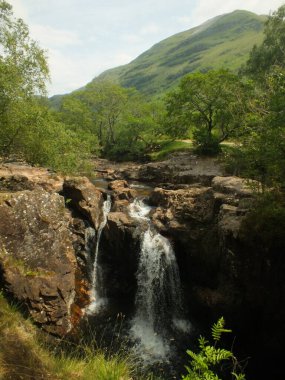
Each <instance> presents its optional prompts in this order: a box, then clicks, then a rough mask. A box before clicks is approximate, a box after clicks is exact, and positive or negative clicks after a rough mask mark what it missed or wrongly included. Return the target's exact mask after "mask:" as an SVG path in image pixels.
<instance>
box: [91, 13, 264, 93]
mask: <svg viewBox="0 0 285 380" xmlns="http://www.w3.org/2000/svg"><path fill="white" fill-rule="evenodd" d="M265 20H266V17H265V16H258V15H256V14H254V13H251V12H248V11H241V10H237V11H234V12H232V13H229V14H225V15H221V16H217V17H215V18H213V19H211V20H209V21H207V22H205V23H204V24H202V25H200V26H198V27H195V28H192V29H189V30H187V31H185V32H182V33H178V34H175V35H174V36H171V37H169V38H167V39H165V40H163V41H161V42H159V43H158V44H156V45H154V46H153V47H152V48H150V49H149V50H147V51H146V52H144V53H143V54H141V55H140V56H139V57H137V58H136V59H135V60H134V61H132V62H131V63H129V64H127V65H124V66H120V67H116V68H114V69H110V70H107V71H105V72H103V73H102V74H101V75H99V76H98V77H96V78H94V79H93V80H95V81H97V80H103V79H108V80H111V81H114V82H117V83H119V84H121V85H122V86H124V87H135V88H137V89H138V90H140V91H141V92H143V93H145V94H147V95H157V94H160V93H163V92H165V91H166V90H168V89H169V88H171V87H173V86H175V84H177V83H178V81H179V79H180V78H181V77H182V76H183V75H185V74H187V73H190V72H193V71H207V70H209V69H218V68H229V69H231V70H234V71H236V70H238V68H239V67H240V66H241V65H242V64H243V63H245V62H246V60H247V58H248V54H249V51H250V50H251V49H252V47H253V45H254V44H259V43H260V42H261V41H262V39H263V25H264V21H265Z"/></svg>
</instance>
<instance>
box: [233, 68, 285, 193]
mask: <svg viewBox="0 0 285 380" xmlns="http://www.w3.org/2000/svg"><path fill="white" fill-rule="evenodd" d="M250 111H251V112H250V113H249V114H248V115H249V117H248V118H247V120H246V128H245V131H246V133H244V134H243V135H242V136H241V138H240V142H241V144H240V146H239V147H238V148H237V149H236V151H233V152H232V153H231V154H230V157H229V161H230V162H231V166H235V167H236V168H238V170H237V172H236V174H241V175H244V176H247V177H250V178H254V179H256V180H258V181H259V183H260V184H261V189H262V191H265V190H266V189H268V188H272V187H273V188H275V189H282V188H284V186H285V69H282V68H280V67H276V66H274V67H272V68H271V71H270V72H269V73H267V74H265V75H264V79H263V81H262V84H260V83H258V84H257V89H256V92H255V97H254V98H253V99H252V100H251V102H250Z"/></svg>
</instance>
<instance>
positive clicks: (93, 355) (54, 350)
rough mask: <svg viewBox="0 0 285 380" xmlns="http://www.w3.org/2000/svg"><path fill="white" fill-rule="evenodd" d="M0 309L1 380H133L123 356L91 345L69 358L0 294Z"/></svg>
mask: <svg viewBox="0 0 285 380" xmlns="http://www.w3.org/2000/svg"><path fill="white" fill-rule="evenodd" d="M0 309H1V313H0V336H1V340H0V377H1V379H3V380H9V379H15V380H16V379H54V380H69V379H78V380H89V379H90V380H93V379H96V380H131V379H133V372H134V369H133V367H134V365H133V363H132V361H131V360H130V358H128V357H127V356H126V355H125V354H123V353H118V355H108V354H106V353H105V354H103V353H102V352H100V351H98V350H97V349H96V348H94V347H95V346H96V343H95V344H94V345H93V348H92V347H90V346H74V347H73V354H72V355H70V354H68V353H67V352H66V351H64V350H63V349H61V348H60V347H59V346H60V344H61V343H62V342H60V341H58V340H55V339H52V338H48V336H47V335H45V334H44V333H43V332H41V331H39V330H38V329H37V328H36V327H35V326H34V325H33V324H32V323H31V321H29V320H27V319H25V318H24V317H23V316H22V315H21V313H20V312H19V308H18V307H17V306H16V305H10V304H8V302H7V301H6V299H5V297H4V296H3V294H2V293H1V292H0ZM93 343H94V342H93ZM140 379H141V380H143V378H140Z"/></svg>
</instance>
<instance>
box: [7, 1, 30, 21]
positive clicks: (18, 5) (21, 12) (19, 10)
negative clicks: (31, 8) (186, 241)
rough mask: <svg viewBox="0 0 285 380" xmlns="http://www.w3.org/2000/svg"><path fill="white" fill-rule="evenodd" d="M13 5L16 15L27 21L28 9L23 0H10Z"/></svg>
mask: <svg viewBox="0 0 285 380" xmlns="http://www.w3.org/2000/svg"><path fill="white" fill-rule="evenodd" d="M8 2H9V3H10V4H11V5H12V6H13V12H14V14H15V16H16V17H20V18H22V19H24V20H26V21H27V19H28V9H27V7H26V6H25V5H24V4H23V1H22V0H9V1H8Z"/></svg>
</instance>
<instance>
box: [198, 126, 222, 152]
mask: <svg viewBox="0 0 285 380" xmlns="http://www.w3.org/2000/svg"><path fill="white" fill-rule="evenodd" d="M193 145H194V147H195V152H196V153H198V154H201V155H206V156H215V155H217V154H218V153H220V152H221V147H220V141H219V139H218V138H217V137H216V136H214V135H212V134H211V133H209V132H208V131H207V130H206V129H195V130H194V131H193Z"/></svg>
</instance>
